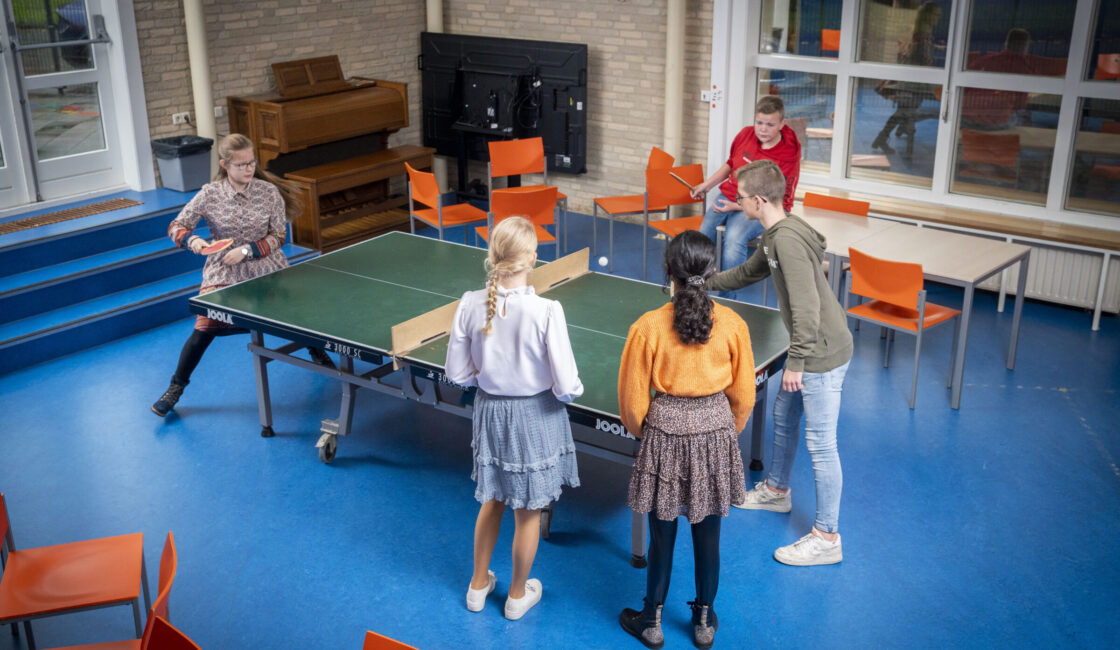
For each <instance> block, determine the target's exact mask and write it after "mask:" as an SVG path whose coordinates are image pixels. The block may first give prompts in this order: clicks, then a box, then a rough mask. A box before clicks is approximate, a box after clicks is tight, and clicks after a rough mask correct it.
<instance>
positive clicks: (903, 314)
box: [844, 248, 961, 409]
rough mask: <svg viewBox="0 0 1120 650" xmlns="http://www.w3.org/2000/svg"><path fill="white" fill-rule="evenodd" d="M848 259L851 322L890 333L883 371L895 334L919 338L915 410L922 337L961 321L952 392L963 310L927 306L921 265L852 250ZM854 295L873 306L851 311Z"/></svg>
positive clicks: (912, 392) (913, 393) (956, 331)
mask: <svg viewBox="0 0 1120 650" xmlns="http://www.w3.org/2000/svg"><path fill="white" fill-rule="evenodd" d="M848 259H849V260H851V274H850V275H849V276H848V278H849V279H848V289H847V291H846V292H845V294H844V309H845V311H847V313H848V316H849V317H850V318H855V319H857V320H863V321H867V322H869V323H875V324H876V325H879V326H881V327H885V328H887V329H889V330H890V336H888V337H887V343H886V351H885V352H884V353H883V367H884V368H886V367H887V366H888V365H889V364H890V356H891V343H892V342H893V341H894V333H895V332H906V333H908V334H914V335H916V336H917V341H916V342H915V343H914V381H913V383H912V384H911V387H910V408H911V409H912V408H914V398H915V397H916V396H917V393H918V360H919V359H920V358H921V353H922V334H923V333H924V332H925V331H926V330H927V329H929V328H931V327H934V326H936V325H940V324H941V323H944V322H945V321H948V320H951V319H954V318H956V319H957V322H956V327H955V328H954V329H953V347H952V349H951V350H950V357H949V388H952V387H953V362H954V360H955V358H956V350H957V341H958V340H959V339H960V333H961V321H960V318H958V317H959V316H960V315H961V312H960V310H958V309H952V308H949V307H943V306H941V305H937V304H934V303H932V302H926V290H925V288H924V282H925V279H924V276H923V275H922V265H921V264H909V263H906V262H892V261H890V260H884V259H879V258H877V257H872V256H870V255H867V254H866V253H863V252H860V251H858V250H856V249H854V248H849V249H848ZM852 293H855V294H858V295H860V296H864V297H866V298H870V299H871V302H866V303H863V304H860V305H856V306H854V307H849V306H848V296H849V295H850V294H852Z"/></svg>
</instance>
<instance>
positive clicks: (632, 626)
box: [618, 602, 665, 648]
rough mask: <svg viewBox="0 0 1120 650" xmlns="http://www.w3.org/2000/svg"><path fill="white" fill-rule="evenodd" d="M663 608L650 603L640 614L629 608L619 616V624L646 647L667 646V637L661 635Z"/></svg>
mask: <svg viewBox="0 0 1120 650" xmlns="http://www.w3.org/2000/svg"><path fill="white" fill-rule="evenodd" d="M661 607H662V606H661V605H650V604H649V603H648V602H647V603H646V605H645V607H643V608H642V611H640V612H639V611H637V610H635V609H630V608H629V607H627V608H626V609H624V610H622V613H621V614H619V615H618V624H619V625H621V626H622V629H624V630H626V631H627V632H629V633H630V634H633V635H634V636H635V637H637V638H638V640H639V641H641V642H642V645H644V646H645V647H647V648H660V647H662V646H664V645H665V635H664V634H662V633H661Z"/></svg>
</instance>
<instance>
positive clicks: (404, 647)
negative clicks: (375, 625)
mask: <svg viewBox="0 0 1120 650" xmlns="http://www.w3.org/2000/svg"><path fill="white" fill-rule="evenodd" d="M362 650H416V648H415V647H413V646H410V645H408V644H407V643H401V642H400V641H397V640H396V639H390V638H389V637H387V636H384V635H381V634H378V633H377V632H366V642H365V643H364V644H362Z"/></svg>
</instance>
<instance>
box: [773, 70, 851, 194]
mask: <svg viewBox="0 0 1120 650" xmlns="http://www.w3.org/2000/svg"><path fill="white" fill-rule="evenodd" d="M763 95H777V96H778V97H781V98H782V101H784V102H785V106H786V124H787V125H789V127H790V128H791V129H793V132H794V133H796V134H797V138H798V139H799V140H800V141H801V156H802V159H801V169H802V170H803V171H811V172H816V173H828V170H829V158H830V156H831V155H832V126H833V125H832V120H833V118H834V116H835V107H836V77H835V76H834V75H829V74H811V73H807V72H794V71H791V70H767V69H764V68H761V69H759V71H758V96H759V97H761V96H763Z"/></svg>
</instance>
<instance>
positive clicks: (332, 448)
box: [315, 434, 338, 463]
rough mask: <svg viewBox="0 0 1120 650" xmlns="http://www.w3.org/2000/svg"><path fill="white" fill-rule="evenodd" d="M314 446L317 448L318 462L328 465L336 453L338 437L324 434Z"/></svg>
mask: <svg viewBox="0 0 1120 650" xmlns="http://www.w3.org/2000/svg"><path fill="white" fill-rule="evenodd" d="M315 446H316V447H318V448H319V460H321V461H323V462H324V463H329V462H331V461H332V460H334V455H335V454H336V453H337V452H338V437H337V436H332V435H327V434H324V435H323V436H322V437H321V438H319V442H317V443H316V444H315Z"/></svg>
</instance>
